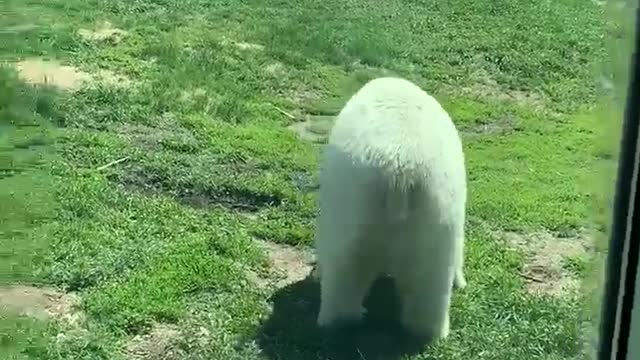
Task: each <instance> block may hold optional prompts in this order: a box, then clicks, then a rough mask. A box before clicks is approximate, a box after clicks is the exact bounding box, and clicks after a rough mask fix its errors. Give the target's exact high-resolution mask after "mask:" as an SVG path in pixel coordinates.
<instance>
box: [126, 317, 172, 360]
mask: <svg viewBox="0 0 640 360" xmlns="http://www.w3.org/2000/svg"><path fill="white" fill-rule="evenodd" d="M180 340H181V333H180V331H179V330H178V328H177V327H174V326H169V325H165V324H155V325H154V326H153V327H152V329H151V331H150V332H149V333H148V334H145V335H138V336H135V337H134V338H133V339H131V340H130V341H129V342H128V343H127V344H126V345H125V347H124V352H125V355H126V358H127V359H130V360H174V359H182V358H183V356H184V354H183V353H182V351H181V350H180V349H179V348H178V344H179V341H180Z"/></svg>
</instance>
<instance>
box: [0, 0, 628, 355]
mask: <svg viewBox="0 0 640 360" xmlns="http://www.w3.org/2000/svg"><path fill="white" fill-rule="evenodd" d="M0 3H1V4H2V5H1V7H2V8H4V9H8V10H9V12H7V13H4V14H3V15H2V16H0V58H1V59H2V61H3V62H4V64H5V65H7V66H4V67H2V68H1V69H0V71H1V72H0V116H1V118H0V259H1V261H2V262H1V263H0V275H1V278H0V280H2V283H4V284H5V285H3V286H1V287H0V308H1V309H3V311H2V313H0V317H1V318H0V351H2V352H4V353H6V354H7V355H6V356H0V357H2V358H3V359H5V358H8V359H52V360H55V359H149V360H151V359H166V360H173V359H220V360H223V359H225V360H226V359H273V360H275V359H287V360H292V359H305V360H306V359H366V360H371V359H399V358H401V357H403V356H405V357H406V358H407V359H448V360H454V359H515V360H518V359H521V360H525V359H526V360H529V359H545V360H557V359H577V358H580V357H581V356H582V354H583V353H584V349H583V344H584V342H585V341H586V340H585V338H586V335H585V325H584V322H586V321H587V320H588V316H587V315H585V313H584V310H585V309H586V308H587V304H588V303H589V301H588V300H589V299H588V297H589V294H590V292H589V291H587V287H585V286H583V285H584V282H583V281H582V280H583V279H585V277H586V276H587V275H588V273H589V269H592V267H593V266H594V265H593V264H594V259H593V258H594V251H593V250H594V247H595V245H594V244H595V240H594V235H593V234H594V231H598V230H600V231H601V230H603V226H604V225H603V224H604V223H605V221H604V220H603V219H604V218H603V215H602V214H603V213H604V212H606V210H605V209H606V202H605V201H603V196H604V195H602V194H601V192H600V190H599V188H598V187H597V186H595V185H594V184H595V182H594V177H597V176H598V174H600V172H601V171H602V170H603V169H604V172H605V173H607V174H608V175H609V177H608V178H607V179H608V181H610V180H611V179H612V176H611V175H612V174H613V169H614V164H613V163H612V161H611V159H613V158H615V156H614V155H615V153H614V149H613V147H612V146H609V145H610V143H609V142H607V141H601V140H602V136H601V135H602V134H601V132H600V130H601V129H602V125H601V121H602V119H603V118H609V119H611V117H607V116H605V115H609V116H611V114H608V113H605V112H603V111H602V110H599V108H598V107H597V106H596V105H597V104H598V99H599V95H602V93H601V89H600V88H599V87H598V81H597V80H598V78H597V77H596V74H597V70H598V66H599V64H600V63H601V62H602V61H603V60H604V59H605V58H606V54H607V53H606V50H605V38H606V36H607V34H608V32H610V31H615V29H613V30H612V27H611V26H609V25H607V21H606V17H605V11H604V8H603V7H601V6H599V5H598V4H597V3H596V2H591V1H586V0H581V1H578V0H564V1H542V0H540V1H525V0H509V1H507V0H478V1H463V0H451V1H446V2H438V1H418V0H404V1H400V0H391V1H372V0H349V1H337V0H324V1H313V0H298V1H283V0H255V1H247V2H241V1H239V0H219V1H212V0H208V1H205V0H180V1H178V0H135V1H131V0H106V1H98V0H49V1H42V0H40V1H38V0H24V1H9V0H4V1H0ZM383 75H398V76H402V77H405V78H407V79H410V80H412V81H414V82H416V83H417V84H419V85H420V86H422V87H423V88H424V89H425V90H426V91H428V92H430V93H432V94H433V95H434V96H435V97H436V98H437V99H438V101H440V102H441V103H442V104H443V106H444V107H445V109H446V110H447V111H448V112H449V113H450V115H451V116H452V118H453V119H454V122H455V123H456V126H457V127H458V129H459V130H460V132H461V135H462V137H463V142H464V148H465V153H466V157H467V167H468V174H469V194H470V195H469V196H470V199H469V204H468V218H469V220H468V225H467V252H466V260H465V261H466V273H467V277H468V278H467V280H468V282H469V286H468V287H467V288H466V289H464V290H461V291H456V292H455V295H454V302H453V307H452V332H451V335H450V337H449V338H448V339H446V340H444V341H439V342H437V343H435V344H433V345H432V346H430V347H428V348H426V349H424V350H423V351H421V352H419V353H409V352H408V350H407V351H405V349H404V347H403V346H401V345H399V344H401V343H402V339H401V338H400V337H399V336H398V334H397V332H396V331H395V330H393V329H394V323H393V317H392V316H391V315H394V314H395V312H396V311H397V303H396V302H395V301H394V298H393V296H388V295H390V294H391V295H393V292H392V291H391V290H393V288H392V287H390V286H391V285H390V284H388V283H387V282H384V281H382V282H380V283H379V284H377V286H376V287H375V289H374V291H372V294H371V297H370V299H369V300H368V304H369V305H370V313H371V319H370V321H368V323H367V326H365V327H363V329H361V331H359V332H357V333H356V334H355V335H352V336H345V338H344V339H339V340H346V341H339V342H335V341H334V340H335V339H332V338H330V337H326V336H323V334H321V333H320V332H319V330H318V329H316V327H315V316H316V313H317V310H318V285H317V283H315V282H314V281H313V280H311V279H310V278H307V275H308V274H309V272H310V271H311V268H312V265H311V263H312V260H311V258H312V250H311V245H312V241H313V234H314V216H315V214H316V211H317V203H316V200H317V199H316V193H315V191H314V189H315V185H316V176H317V163H318V158H319V154H320V151H321V148H322V142H323V141H324V140H325V139H326V133H327V130H328V129H329V128H330V121H331V119H332V117H333V116H334V115H335V114H336V113H337V112H338V111H339V110H340V108H341V107H342V106H343V105H344V103H345V101H346V100H347V98H348V97H349V96H350V95H351V94H353V92H354V91H355V90H357V89H358V88H359V87H360V86H362V85H363V84H364V83H365V82H366V81H368V80H370V79H372V78H375V77H378V76H383ZM34 84H38V85H36V86H34ZM594 214H596V216H595V217H594ZM594 224H596V225H597V226H594ZM16 284H19V285H16Z"/></svg>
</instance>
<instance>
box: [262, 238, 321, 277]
mask: <svg viewBox="0 0 640 360" xmlns="http://www.w3.org/2000/svg"><path fill="white" fill-rule="evenodd" d="M255 241H256V243H257V244H258V246H259V247H260V248H261V249H262V250H264V251H265V252H266V253H267V256H268V258H269V261H270V262H271V269H270V270H271V271H270V274H269V278H268V279H263V278H260V277H259V276H257V275H256V274H250V275H249V278H250V280H251V281H252V282H254V283H256V284H257V285H259V286H261V287H266V286H270V285H274V286H276V287H278V288H281V287H284V286H287V285H289V284H292V283H295V282H297V281H300V280H303V279H305V278H306V277H308V276H309V275H310V274H311V275H312V276H315V274H314V270H315V269H314V263H315V257H314V255H313V253H312V251H311V250H310V249H304V248H297V247H293V246H290V245H283V244H276V243H274V242H270V241H263V240H258V239H256V240H255Z"/></svg>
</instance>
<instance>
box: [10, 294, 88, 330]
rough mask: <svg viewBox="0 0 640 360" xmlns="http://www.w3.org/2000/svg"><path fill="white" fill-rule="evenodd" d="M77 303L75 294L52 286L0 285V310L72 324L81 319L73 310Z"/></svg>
mask: <svg viewBox="0 0 640 360" xmlns="http://www.w3.org/2000/svg"><path fill="white" fill-rule="evenodd" d="M78 303H79V299H78V298H77V297H76V296H75V295H72V294H65V293H61V292H59V291H57V290H55V289H52V288H40V287H35V286H26V285H11V286H2V287H0V312H7V313H14V314H17V315H20V316H29V317H33V318H37V319H41V320H46V319H56V320H62V321H66V322H68V323H70V324H74V323H77V322H78V321H80V320H81V316H80V315H81V314H80V313H79V312H77V311H76V310H75V308H76V306H77V305H78Z"/></svg>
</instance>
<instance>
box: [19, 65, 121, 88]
mask: <svg viewBox="0 0 640 360" xmlns="http://www.w3.org/2000/svg"><path fill="white" fill-rule="evenodd" d="M14 66H15V69H16V70H17V71H18V74H19V76H20V78H22V80H24V81H25V82H27V83H29V84H33V85H51V86H54V87H56V88H58V89H61V90H69V91H74V90H78V89H80V88H81V87H82V86H84V85H87V84H90V83H93V82H102V83H105V84H109V85H118V86H123V85H126V84H128V80H127V79H126V78H124V77H122V76H120V75H116V74H114V73H113V72H111V71H108V70H100V71H99V72H98V73H96V74H94V75H91V74H89V73H87V72H84V71H80V70H78V69H76V68H75V67H73V66H69V65H63V64H61V63H60V62H58V61H56V60H44V59H40V58H30V59H25V60H23V61H20V62H18V63H16V64H15V65H14Z"/></svg>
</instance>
